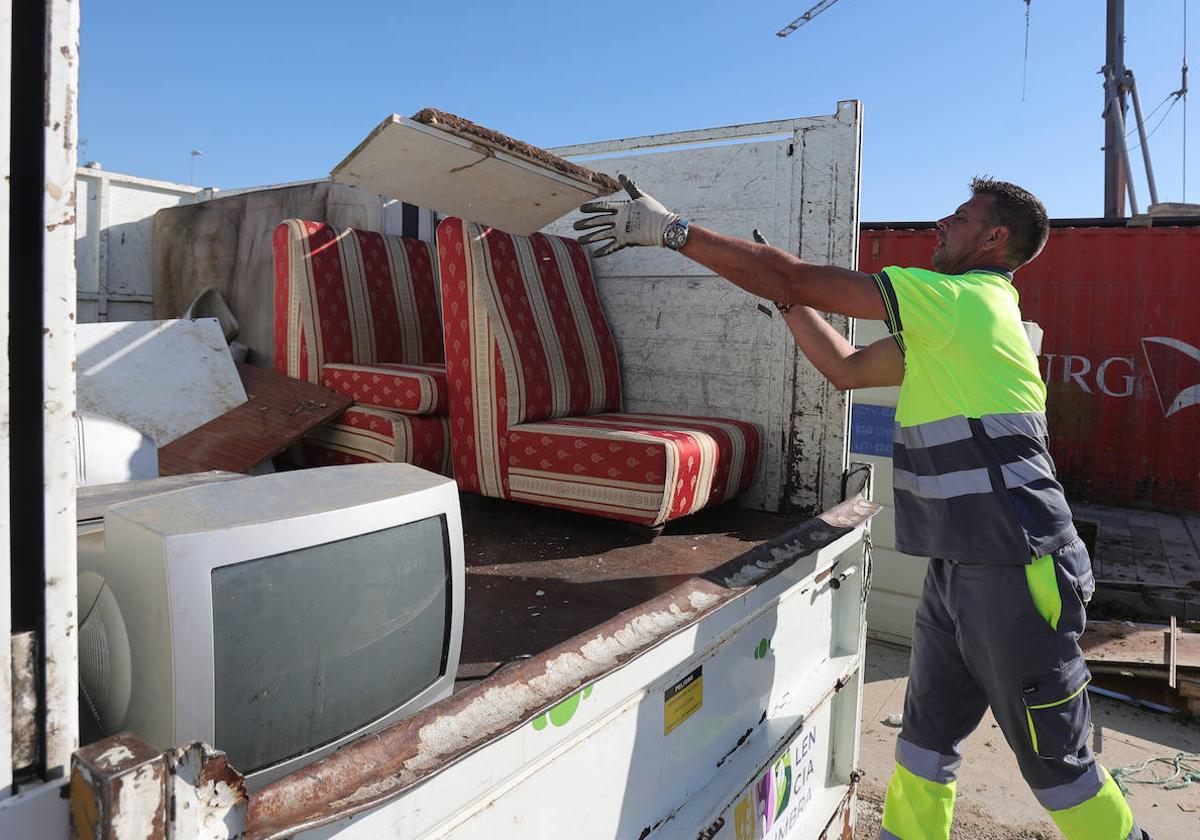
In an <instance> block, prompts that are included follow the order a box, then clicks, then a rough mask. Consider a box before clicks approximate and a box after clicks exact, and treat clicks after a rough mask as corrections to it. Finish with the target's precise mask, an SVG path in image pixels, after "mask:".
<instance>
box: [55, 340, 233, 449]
mask: <svg viewBox="0 0 1200 840" xmlns="http://www.w3.org/2000/svg"><path fill="white" fill-rule="evenodd" d="M76 352H77V368H76V379H77V387H78V403H79V407H80V408H82V409H86V410H88V411H94V412H96V413H97V414H103V415H105V416H106V417H112V418H113V419H114V420H120V421H121V422H122V423H126V424H128V425H130V426H133V427H134V428H135V429H137V430H138V431H140V432H144V433H145V434H148V435H150V437H152V438H154V442H155V443H157V444H158V445H159V446H163V445H165V444H168V443H170V442H171V441H173V440H175V439H176V438H178V437H180V436H182V435H183V434H185V433H186V432H190V431H191V430H192V429H195V428H196V427H198V426H202V425H204V424H205V423H207V422H208V421H209V420H212V419H213V418H215V417H219V416H220V415H222V414H224V413H225V412H226V411H228V410H229V409H231V408H233V407H235V406H238V405H241V404H242V403H244V402H245V401H246V390H245V388H243V387H242V381H241V379H240V378H239V377H238V373H237V368H236V367H235V366H234V364H233V357H232V356H231V355H230V354H229V347H228V346H227V345H226V344H225V337H224V336H223V335H222V333H221V327H220V325H219V324H218V323H217V319H216V318H199V319H197V320H195V321H189V320H174V321H124V322H120V321H107V322H104V323H97V324H80V325H79V326H78V327H77V333H76Z"/></svg>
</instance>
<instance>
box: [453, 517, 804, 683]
mask: <svg viewBox="0 0 1200 840" xmlns="http://www.w3.org/2000/svg"><path fill="white" fill-rule="evenodd" d="M461 501H462V518H463V539H464V543H465V550H466V562H467V590H466V615H465V620H464V626H463V641H462V654H461V658H460V660H459V662H460V664H459V671H458V680H459V682H458V686H457V688H463V687H465V686H467V685H469V684H470V683H471V682H474V681H477V680H479V679H482V678H484V677H486V676H488V675H489V674H491V673H493V672H495V671H496V670H497V669H498V668H500V667H501V666H503V665H504V664H506V663H509V662H513V661H515V660H520V659H526V658H529V657H531V656H535V655H537V654H539V653H541V652H543V651H546V650H549V649H550V648H552V647H554V646H555V645H558V644H560V643H562V642H565V641H567V640H568V639H571V638H573V637H575V636H577V635H579V634H580V633H584V632H586V631H587V630H589V629H593V628H597V627H599V626H600V625H602V624H604V623H605V622H606V621H609V620H610V619H612V618H614V617H615V616H616V615H617V614H618V613H621V612H623V611H624V610H628V609H631V608H633V607H636V606H638V605H640V604H643V603H645V602H647V601H649V600H651V599H652V598H654V597H656V596H658V595H661V594H663V593H664V592H667V591H668V590H670V589H672V588H673V587H675V586H677V585H678V584H680V583H682V582H684V581H685V580H687V579H688V578H690V577H692V576H695V575H701V574H704V573H705V572H708V571H711V570H712V569H715V568H717V567H718V566H721V565H722V564H724V563H727V562H729V561H730V560H732V559H734V558H735V557H738V556H739V555H741V554H743V553H745V552H747V551H749V550H750V549H752V548H754V547H756V546H758V545H760V544H762V543H764V542H766V541H767V540H770V539H772V538H774V537H776V536H779V535H780V534H782V533H783V532H784V531H786V530H788V529H789V528H792V527H795V526H796V525H797V524H799V523H800V522H801V521H803V518H799V519H798V518H794V517H792V518H789V517H786V516H780V515H778V514H772V513H764V512H762V511H755V510H749V509H747V508H742V507H738V506H736V505H733V504H728V505H722V506H720V507H718V508H714V509H711V510H703V511H701V512H699V513H697V514H695V515H693V516H688V517H685V518H684V519H682V520H677V521H675V522H670V523H668V524H667V525H666V527H665V529H664V530H663V531H662V533H661V534H659V535H658V536H654V535H653V532H651V531H650V530H648V529H640V528H638V527H637V526H633V525H627V524H625V523H622V522H617V521H614V520H611V519H601V518H599V517H595V516H587V515H584V514H577V513H571V512H569V511H559V510H553V509H550V508H544V507H536V506H533V505H526V504H521V503H519V502H510V501H504V500H500V499H489V498H484V497H482V496H475V495H468V494H463V495H462V496H461Z"/></svg>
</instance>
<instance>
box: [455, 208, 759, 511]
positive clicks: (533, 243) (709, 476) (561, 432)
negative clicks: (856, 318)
mask: <svg viewBox="0 0 1200 840" xmlns="http://www.w3.org/2000/svg"><path fill="white" fill-rule="evenodd" d="M437 239H438V262H439V273H440V275H441V282H442V311H443V321H444V323H443V328H444V330H445V335H446V379H447V385H448V388H449V392H450V400H449V406H450V438H451V444H452V449H453V459H454V462H453V468H454V475H455V477H456V478H457V480H458V483H459V486H460V487H462V488H463V489H465V490H470V491H472V492H476V493H481V494H483V495H485V496H498V497H501V498H508V499H518V500H521V501H526V502H532V503H536V504H542V505H548V506H551V507H560V508H566V509H568V510H576V511H583V512H588V513H595V514H598V515H601V516H609V517H613V518H616V519H625V520H629V521H632V522H638V523H641V524H645V525H658V524H661V523H663V522H666V521H668V520H671V519H675V518H677V517H680V516H684V515H686V514H689V513H694V512H695V511H697V510H699V509H701V508H703V507H706V506H709V505H714V504H719V503H721V502H724V501H726V500H728V499H730V498H732V497H733V496H736V495H737V494H738V493H740V492H742V491H743V490H745V489H746V487H747V486H749V484H750V481H751V479H752V478H753V475H754V470H755V467H756V465H757V460H758V449H759V432H758V429H757V427H755V426H754V425H753V424H751V423H745V422H742V421H736V420H723V419H718V418H702V417H668V416H662V415H651V414H621V413H619V412H620V410H621V386H620V378H619V369H618V364H617V351H616V344H615V342H614V341H613V337H612V332H611V330H610V329H609V327H608V323H607V321H606V320H605V318H604V314H603V311H602V310H601V308H600V301H599V298H598V296H597V294H596V286H595V282H594V280H593V279H592V273H591V266H590V263H589V261H588V256H587V253H586V252H585V251H584V250H583V248H582V247H581V246H580V245H579V244H578V243H576V242H575V241H573V240H570V239H564V238H561V237H554V236H544V235H542V234H534V235H533V236H530V237H522V236H513V235H510V234H507V233H504V232H502V231H498V230H494V229H491V228H485V227H481V226H479V225H476V224H472V223H470V222H465V221H463V220H461V219H454V218H451V219H446V220H445V221H443V222H442V223H441V224H440V225H439V226H438V233H437Z"/></svg>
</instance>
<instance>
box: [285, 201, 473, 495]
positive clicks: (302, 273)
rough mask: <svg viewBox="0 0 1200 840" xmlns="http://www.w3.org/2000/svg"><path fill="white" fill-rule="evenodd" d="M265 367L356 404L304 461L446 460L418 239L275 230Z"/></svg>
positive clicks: (309, 225)
mask: <svg viewBox="0 0 1200 840" xmlns="http://www.w3.org/2000/svg"><path fill="white" fill-rule="evenodd" d="M273 247H274V256H275V369H276V370H277V371H279V372H280V373H284V374H286V375H288V376H291V377H294V378H297V379H304V380H307V381H309V382H314V383H320V384H322V385H324V386H325V387H327V388H330V389H332V390H335V391H338V392H339V393H342V394H345V395H347V396H349V397H351V398H353V399H354V401H355V406H354V408H352V409H350V410H349V411H347V412H346V413H345V414H344V415H342V417H340V418H339V419H338V420H336V421H335V422H334V423H333V424H331V425H329V426H327V427H325V428H323V429H320V430H317V431H316V432H314V433H312V434H310V435H309V437H308V439H307V444H306V446H305V451H306V453H307V454H308V455H309V456H311V458H310V460H311V462H312V463H317V464H321V463H346V462H347V459H349V460H365V461H405V462H408V463H413V464H417V465H418V466H422V467H426V468H427V469H434V470H437V471H439V472H443V473H444V472H446V466H445V465H446V464H447V463H448V458H449V450H450V447H449V425H448V418H447V417H446V405H447V390H446V373H445V364H444V362H443V358H444V349H443V344H442V325H441V316H440V312H441V305H440V300H439V291H440V290H439V287H438V280H437V265H436V261H435V259H434V256H433V248H432V246H431V245H430V244H429V243H428V242H422V241H421V240H418V239H411V238H407V237H402V236H386V235H384V234H380V233H373V232H370V231H362V230H355V229H353V228H347V229H345V230H340V229H338V228H335V227H333V226H331V225H328V224H325V223H323V222H313V221H303V220H298V219H288V220H286V221H284V222H282V223H280V224H279V225H278V226H277V227H276V228H275V234H274V240H273Z"/></svg>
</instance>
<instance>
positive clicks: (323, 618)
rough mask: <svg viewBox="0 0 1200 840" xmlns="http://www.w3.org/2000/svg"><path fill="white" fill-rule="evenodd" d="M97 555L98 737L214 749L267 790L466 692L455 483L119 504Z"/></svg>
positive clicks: (301, 477) (93, 710)
mask: <svg viewBox="0 0 1200 840" xmlns="http://www.w3.org/2000/svg"><path fill="white" fill-rule="evenodd" d="M88 545H90V547H87V546H88ZM80 547H81V550H80V554H79V570H80V682H81V695H82V696H81V715H82V716H83V718H84V724H85V729H87V730H89V731H90V733H92V734H94V735H96V736H100V735H107V734H112V733H114V732H118V731H122V730H131V731H133V732H136V733H137V734H138V735H140V736H141V737H142V738H144V739H145V740H147V741H148V742H149V743H151V744H154V745H156V746H158V747H160V748H163V749H166V748H169V747H172V746H175V745H178V744H182V743H184V742H187V741H191V740H195V739H199V740H203V741H207V742H208V743H210V744H212V745H214V746H215V747H216V748H218V749H221V750H224V751H225V752H226V753H227V754H228V756H229V760H230V762H231V763H232V764H233V766H234V767H236V768H237V769H238V770H239V771H241V773H242V774H243V775H244V776H245V777H246V779H247V781H248V782H249V783H250V784H251V785H252V786H254V787H258V786H261V785H262V784H264V783H266V782H269V781H271V780H272V779H274V778H277V777H279V776H282V775H285V774H287V773H289V772H291V771H293V770H295V769H297V768H299V767H301V766H303V765H304V764H306V763H309V762H311V761H313V760H315V759H317V758H319V757H321V756H323V755H325V754H327V753H329V752H331V751H333V750H334V749H336V748H337V747H338V746H340V745H342V744H344V743H346V742H347V741H350V740H352V739H353V738H355V737H356V736H359V735H362V734H364V733H366V732H369V731H373V730H376V729H380V728H382V727H384V726H387V725H388V724H391V723H394V722H396V721H398V720H400V719H401V718H404V717H407V716H408V715H410V714H412V713H414V712H416V711H418V710H419V709H421V708H423V707H425V706H427V705H429V704H430V703H433V702H435V701H437V700H439V699H441V698H443V697H446V696H448V695H449V694H450V692H451V689H452V687H453V683H454V675H455V672H456V671H457V669H458V657H459V646H460V642H461V638H462V620H463V588H464V561H463V541H462V524H461V519H460V514H459V504H458V493H457V488H456V486H455V483H454V481H453V480H452V479H447V478H444V477H443V476H439V475H434V474H433V473H430V472H426V471H425V470H421V469H418V468H417V467H413V466H411V465H408V464H356V465H350V466H336V467H321V468H316V469H310V470H296V471H292V472H285V473H277V474H274V475H263V476H256V477H250V478H241V479H236V480H232V481H221V482H217V483H209V484H203V485H201V486H192V487H187V488H185V489H180V490H174V491H172V492H166V493H160V494H157V495H151V496H147V497H143V498H139V499H135V500H131V501H126V502H123V503H119V504H115V505H113V506H112V507H110V508H108V509H107V510H106V512H105V514H104V528H103V544H102V548H97V547H96V545H95V541H93V542H92V543H90V544H85V541H84V540H83V539H82V538H81V540H80Z"/></svg>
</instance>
